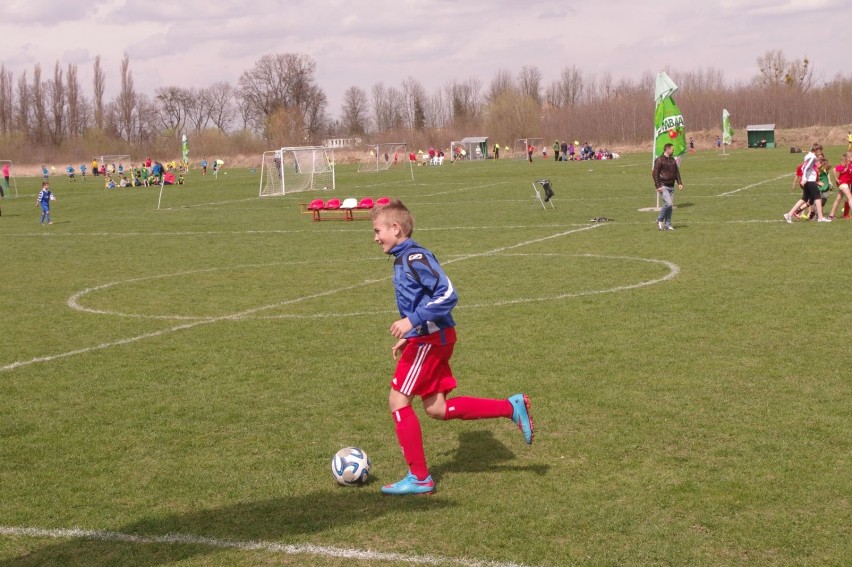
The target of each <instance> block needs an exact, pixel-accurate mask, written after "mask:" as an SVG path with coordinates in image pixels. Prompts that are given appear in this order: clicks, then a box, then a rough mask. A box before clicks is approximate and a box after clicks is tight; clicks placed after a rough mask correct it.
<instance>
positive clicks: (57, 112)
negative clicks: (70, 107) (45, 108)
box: [48, 61, 65, 146]
mask: <svg viewBox="0 0 852 567" xmlns="http://www.w3.org/2000/svg"><path fill="white" fill-rule="evenodd" d="M62 77H63V73H62V68H61V67H60V66H59V61H57V62H56V65H55V66H54V68H53V80H52V81H50V82H49V83H48V87H49V88H48V97H49V99H50V114H51V120H50V121H49V123H48V132H49V133H50V139H51V141H52V142H53V145H54V146H58V145H59V144H61V143H62V139H63V138H64V137H65V81H64V80H63V78H62Z"/></svg>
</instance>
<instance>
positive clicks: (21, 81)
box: [15, 71, 31, 132]
mask: <svg viewBox="0 0 852 567" xmlns="http://www.w3.org/2000/svg"><path fill="white" fill-rule="evenodd" d="M30 112H31V106H30V85H29V83H28V82H27V72H26V71H24V72H23V73H22V74H21V76H20V77H18V112H17V113H16V116H15V128H16V129H17V130H18V131H19V132H29V126H30Z"/></svg>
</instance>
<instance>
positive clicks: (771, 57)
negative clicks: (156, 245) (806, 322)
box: [0, 50, 852, 162]
mask: <svg viewBox="0 0 852 567" xmlns="http://www.w3.org/2000/svg"><path fill="white" fill-rule="evenodd" d="M316 69H317V64H316V61H314V60H313V59H312V58H311V57H309V56H307V55H304V54H296V53H283V54H272V55H264V56H263V57H261V58H260V59H258V60H257V61H256V62H255V63H254V65H253V66H252V67H251V68H250V69H248V70H246V71H245V72H243V73H242V74H241V75H240V77H239V80H238V82H237V84H236V85H231V84H229V83H227V82H216V83H213V84H212V85H210V86H208V87H201V88H196V87H192V88H187V87H181V86H175V85H170V86H161V87H157V88H156V89H155V91H154V94H153V96H149V95H146V94H144V93H140V92H139V91H138V90H137V88H136V86H135V83H134V80H133V73H132V70H131V68H130V60H129V58H128V56H127V54H125V55H124V57H123V59H122V60H121V65H120V69H119V75H118V79H119V89H118V94H117V95H116V96H115V97H114V98H113V99H112V100H106V99H105V94H104V93H105V87H106V77H107V73H106V71H105V70H104V68H103V66H102V64H101V59H100V56H97V57H95V59H94V63H93V69H92V83H91V85H90V86H89V87H88V88H85V87H84V85H81V83H80V80H79V79H78V67H77V65H75V64H68V65H67V66H64V67H63V66H62V65H60V64H59V62H57V63H56V64H55V65H54V67H53V72H52V74H51V73H44V72H43V70H42V68H41V66H40V65H39V64H36V65H35V66H34V67H33V69H32V72H31V73H29V72H26V71H25V72H23V73H21V74H20V75H19V76H18V77H15V76H13V74H12V72H11V71H10V70H7V69H6V68H5V65H3V64H0V153H2V154H3V156H2V157H3V158H4V159H13V160H15V161H23V162H27V161H44V160H48V159H50V158H51V157H54V156H56V157H58V156H63V155H69V154H72V153H74V152H77V153H79V151H80V150H81V149H82V150H84V152H85V154H84V155H89V154H91V155H97V154H98V153H102V152H104V151H110V152H128V153H137V154H138V153H140V152H141V153H146V154H149V153H157V152H158V151H164V152H167V153H168V154H172V153H174V148H175V143H174V142H175V140H176V139H178V138H179V137H180V136H181V134H184V133H185V134H188V135H190V136H191V137H192V138H193V140H194V144H193V146H194V148H195V151H196V155H199V154H198V153H197V152H199V151H201V152H208V153H211V155H212V154H213V153H218V154H220V155H233V154H237V153H248V154H251V153H259V152H261V151H262V150H264V149H269V148H272V147H282V146H299V145H312V144H319V143H320V142H321V141H322V140H323V139H325V138H329V137H360V138H362V139H363V140H364V142H365V143H366V142H382V141H400V140H404V141H407V142H408V143H409V144H411V145H412V147H416V146H420V147H423V146H436V147H442V146H444V145H447V144H448V143H449V141H450V140H451V139H459V138H460V137H463V136H470V135H487V136H489V137H490V138H491V139H492V140H495V141H500V140H503V141H504V143H506V144H510V143H511V142H512V140H514V139H516V138H522V137H533V136H534V137H544V138H545V139H559V140H562V139H571V140H573V139H577V140H581V139H582V140H583V141H586V140H589V141H593V142H595V143H597V144H604V145H609V146H612V147H617V146H618V145H619V144H625V145H635V144H642V143H643V142H646V141H648V140H649V139H650V132H651V130H652V128H651V126H650V125H649V120H650V116H651V114H652V112H653V109H652V106H653V102H652V99H653V92H654V81H655V74H654V73H652V72H650V71H648V72H646V73H645V74H644V75H642V76H641V77H640V78H639V79H638V80H636V81H632V80H629V79H624V78H622V79H617V78H614V77H613V76H612V75H611V74H610V73H604V74H602V75H589V74H586V73H584V72H583V71H582V70H581V69H579V68H578V67H577V66H566V67H565V68H564V69H562V71H561V72H560V74H559V76H558V77H557V78H556V79H555V80H553V81H550V82H549V83H545V81H544V78H543V75H542V72H541V71H540V70H539V69H538V68H537V67H536V66H533V65H526V66H523V67H522V68H521V69H520V70H519V71H517V72H516V73H513V72H512V71H509V70H500V71H498V72H497V73H496V74H495V75H494V76H493V77H492V78H491V80H490V82H489V83H488V84H487V86H486V85H484V84H483V83H482V82H481V80H480V79H479V78H476V77H470V78H466V79H454V80H452V81H450V82H448V83H447V84H446V85H444V86H443V87H440V88H437V89H434V90H433V91H432V92H429V91H428V90H427V89H426V88H425V87H424V86H423V84H422V83H421V82H420V81H419V80H418V79H417V78H415V77H411V76H409V77H407V78H405V79H403V80H402V82H401V83H400V84H399V85H398V86H397V85H385V84H384V83H382V82H379V83H376V84H374V85H372V86H371V87H369V89H367V88H364V87H362V86H359V85H353V86H351V87H349V88H348V89H346V91H345V92H344V93H343V102H342V105H341V108H340V110H339V113H338V116H337V118H332V117H331V116H330V113H329V108H328V98H327V96H326V94H325V92H324V91H323V89H322V87H321V86H320V85H319V84H318V83H317V79H316ZM667 72H668V74H669V76H670V77H672V79H673V80H674V82H675V83H676V84H677V85H678V86H679V91H678V93H677V94H676V95H675V99H676V100H677V102H678V104H679V105H680V108H681V110H682V112H683V114H684V117H685V120H686V125H687V129H688V130H692V131H699V130H707V131H714V130H718V129H719V128H720V123H721V110H722V108H727V109H728V110H729V111H730V112H731V114H732V116H733V117H734V123H735V127H739V128H742V127H744V126H745V123H746V122H748V123H775V124H776V126H777V127H778V128H798V127H805V126H813V125H840V124H845V123H846V122H847V121H848V120H849V116H848V109H849V108H850V107H852V75H849V76H844V75H842V74H837V75H836V76H835V77H834V78H832V79H830V80H825V79H823V80H816V79H814V77H813V65H812V64H811V62H810V61H809V60H808V59H807V58H804V59H788V58H787V57H786V56H785V55H784V54H783V52H781V51H779V50H770V51H767V52H766V53H765V54H763V55H761V56H759V57H757V58H756V73H755V76H754V78H753V79H752V80H751V81H749V82H746V83H738V84H730V83H729V82H728V81H726V79H725V77H724V74H723V72H722V71H720V70H718V69H714V68H708V69H699V70H689V71H682V70H677V69H667ZM199 145H200V146H201V147H199ZM160 155H162V154H160Z"/></svg>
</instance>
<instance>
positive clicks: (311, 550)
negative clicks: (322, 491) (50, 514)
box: [0, 526, 525, 567]
mask: <svg viewBox="0 0 852 567" xmlns="http://www.w3.org/2000/svg"><path fill="white" fill-rule="evenodd" d="M0 535H6V536H19V537H21V536H24V537H36V538H51V539H85V540H91V541H105V542H119V543H133V544H167V545H175V544H177V545H201V546H206V547H214V548H218V549H239V550H242V551H267V552H269V553H279V554H286V555H317V556H320V557H339V558H342V559H355V560H363V561H397V562H401V563H412V564H420V565H461V566H463V567H525V565H524V564H523V563H514V562H509V563H506V562H501V561H491V560H487V559H464V558H460V559H459V558H454V557H442V556H440V555H407V554H404V553H387V552H382V551H371V550H363V549H346V548H341V547H330V546H325V545H311V544H301V545H294V544H286V543H275V542H272V541H260V540H250V541H238V540H230V539H218V538H212V537H205V536H199V535H191V534H179V533H178V534H166V535H143V534H128V533H123V532H113V531H103V530H83V529H79V528H71V529H50V530H48V529H41V528H24V527H15V526H0Z"/></svg>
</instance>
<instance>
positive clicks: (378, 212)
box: [371, 199, 414, 237]
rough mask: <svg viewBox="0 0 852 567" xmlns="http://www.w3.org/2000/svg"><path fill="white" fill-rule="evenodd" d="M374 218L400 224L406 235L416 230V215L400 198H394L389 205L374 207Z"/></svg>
mask: <svg viewBox="0 0 852 567" xmlns="http://www.w3.org/2000/svg"><path fill="white" fill-rule="evenodd" d="M371 214H372V219H373V220H374V221H375V220H379V219H382V220H384V221H385V222H387V223H388V224H394V223H396V224H398V225H399V228H400V230H401V231H402V234H403V235H404V236H406V237H409V236H411V234H412V233H413V232H414V217H413V216H412V215H411V211H409V210H408V207H406V206H405V205H403V204H402V201H400V200H399V199H392V200H391V202H390V203H388V204H387V205H382V206H381V207H376V208H375V209H373V212H372V213H371Z"/></svg>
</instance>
